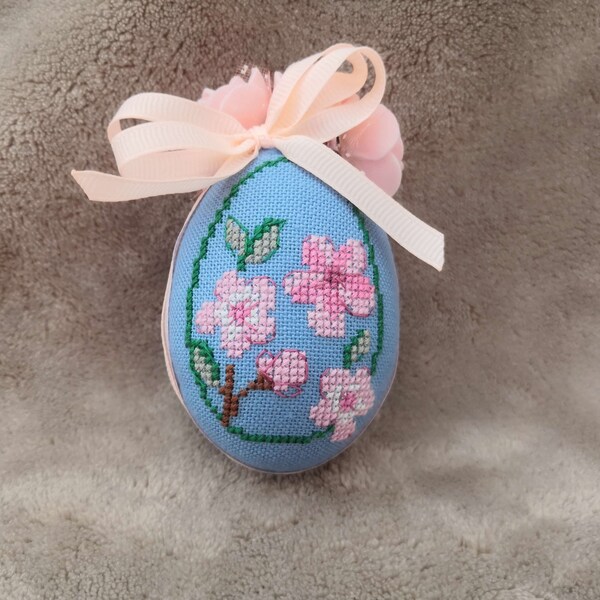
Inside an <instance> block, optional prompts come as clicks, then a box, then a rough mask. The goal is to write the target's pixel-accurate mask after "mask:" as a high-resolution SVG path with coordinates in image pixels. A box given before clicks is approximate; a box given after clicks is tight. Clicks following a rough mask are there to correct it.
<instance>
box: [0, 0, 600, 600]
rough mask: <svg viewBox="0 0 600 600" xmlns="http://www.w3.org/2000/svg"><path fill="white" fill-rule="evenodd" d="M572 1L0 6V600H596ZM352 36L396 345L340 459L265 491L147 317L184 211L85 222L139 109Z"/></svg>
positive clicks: (592, 240) (588, 38) (583, 20)
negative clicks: (196, 410)
mask: <svg viewBox="0 0 600 600" xmlns="http://www.w3.org/2000/svg"><path fill="white" fill-rule="evenodd" d="M599 27H600V9H599V7H598V4H597V3H596V2H591V1H589V2H585V1H583V0H579V1H578V0H574V1H571V2H565V1H562V2H561V1H558V0H552V1H547V0H537V1H532V2H525V1H519V2H487V1H481V2H470V1H468V0H467V1H463V2H451V1H449V0H445V1H442V0H439V1H433V2H421V0H409V1H406V2H396V1H393V0H387V1H377V2H375V1H369V2H367V1H365V0H362V1H350V0H344V1H338V2H333V1H329V2H326V1H320V2H312V1H309V0H302V1H298V0H277V1H274V0H273V1H269V2H250V1H249V0H245V1H240V0H235V1H234V0H221V1H216V0H215V1H213V0H210V1H209V0H202V1H196V0H186V1H176V2H171V1H166V0H162V1H161V0H133V1H125V0H113V1H102V2H100V1H96V0H94V1H91V0H85V1H84V0H68V1H64V0H30V1H22V0H3V1H2V2H1V3H0V49H1V52H0V54H1V56H0V59H1V64H0V111H1V119H0V168H1V172H0V192H1V205H0V228H1V241H0V261H1V262H0V265H1V278H0V302H1V317H0V356H1V360H0V375H1V380H0V389H1V394H0V598H2V599H3V600H4V599H7V600H21V599H23V600H30V599H31V600H32V599H38V598H43V599H60V600H70V599H77V600H80V599H88V598H101V599H127V600H130V599H135V600H137V599H140V600H141V599H147V600H150V599H156V600H167V599H169V600H170V599H186V600H187V599H190V600H192V599H194V600H195V599H201V600H203V599H213V598H214V599H226V598H231V599H233V598H236V599H237V598H260V599H266V600H269V599H275V598H277V599H305V598H306V599H313V598H327V599H332V600H336V599H344V600H350V599H373V600H381V599H393V600H397V599H406V600H413V599H414V600H430V599H431V600H433V599H443V600H454V599H456V600H465V599H473V600H534V599H537V600H540V599H544V600H559V599H560V600H563V599H564V600H566V599H569V600H570V599H573V600H575V599H577V600H584V599H585V600H597V599H598V598H600V568H599V564H600V375H599V372H600V370H599V359H600V335H599V334H600V310H599V309H600V306H599V292H600V286H599V264H600V263H599V260H600V219H599V213H600V211H599V210H598V198H599V194H600V189H599V188H600V185H599V173H600V163H599V153H598V139H599V133H600V127H599V121H598V115H599V102H600V85H599V81H600V69H599V55H600V54H599V51H600V44H599V41H600V36H599ZM340 40H344V41H352V42H354V43H366V44H369V45H373V46H374V47H376V48H377V49H378V50H379V51H380V52H381V53H382V54H383V56H384V58H385V60H386V64H387V66H388V69H389V88H388V90H389V91H388V95H387V102H388V104H389V105H390V106H391V107H392V108H393V109H394V111H395V112H396V113H397V115H398V116H399V118H400V121H401V125H402V129H403V134H404V138H405V141H406V146H407V160H406V169H405V178H404V184H403V188H402V190H401V192H400V194H399V196H398V197H399V199H400V200H401V201H402V202H403V203H404V204H405V205H406V206H407V207H408V208H409V209H411V210H412V211H414V212H415V213H416V214H417V215H419V216H421V217H422V218H424V219H425V220H426V221H428V222H429V223H431V224H432V225H434V226H436V227H438V228H439V229H441V230H442V231H444V232H445V233H446V236H447V238H446V239H447V266H446V268H445V269H444V271H443V272H442V274H441V275H440V274H437V273H436V272H435V271H434V270H433V269H431V268H428V267H426V266H424V265H423V264H422V263H419V262H418V261H417V260H415V259H413V258H412V257H411V256H410V255H408V254H407V253H405V252H402V251H400V250H398V251H397V252H396V257H397V265H398V270H399V274H400V278H401V285H402V288H403V315H402V350H401V358H400V368H399V371H398V376H397V379H396V383H395V386H394V388H393V390H392V394H391V395H390V397H389V399H388V401H387V403H386V405H385V406H384V408H383V410H382V411H381V413H380V416H379V418H378V419H377V420H376V421H375V422H374V423H373V425H372V426H371V427H370V429H369V430H368V432H367V433H366V434H365V435H364V436H363V437H362V438H361V439H360V440H359V441H358V442H357V443H356V444H355V445H354V446H353V447H352V448H351V449H350V450H349V451H348V452H346V453H345V454H344V455H343V456H341V457H339V458H338V459H336V460H335V461H334V462H332V463H330V464H329V465H327V466H325V467H323V468H320V469H317V470H315V471H313V472H308V473H305V474H302V475H296V476H290V477H272V476H266V475H261V474H257V473H254V472H250V471H248V470H245V469H243V468H241V467H240V466H238V465H236V464H234V463H232V462H230V461H229V460H228V459H227V458H226V457H224V456H223V455H221V454H220V453H219V452H218V451H216V450H215V449H214V448H213V447H212V446H211V444H210V443H209V442H207V440H206V439H204V438H203V437H202V436H201V435H200V433H198V431H197V430H196V428H195V427H194V425H193V423H192V422H191V421H190V420H189V419H188V417H187V415H186V414H185V412H184V410H183V409H182V407H181V406H180V404H179V402H178V400H177V398H176V397H175V395H174V393H173V392H172V390H171V388H170V386H169V383H168V380H167V376H166V373H165V369H164V366H163V359H162V351H161V343H160V326H159V322H160V309H161V301H162V295H163V290H164V287H165V283H166V277H167V270H168V266H169V260H170V253H171V249H172V247H173V244H174V242H175V238H176V236H177V233H178V230H179V229H180V227H181V226H182V224H183V221H184V219H185V216H186V213H187V211H188V210H189V209H190V207H191V205H192V197H191V195H190V196H186V197H177V198H175V197H173V198H168V199H164V198H163V199H155V200H148V201H139V202H132V203H125V204H121V205H99V204H91V203H89V202H87V201H85V200H84V198H83V194H82V193H81V191H80V190H79V189H78V188H77V187H76V185H75V183H74V182H73V180H72V179H71V178H70V176H69V171H70V169H71V168H73V167H76V168H90V167H93V168H99V169H102V170H112V169H113V161H112V157H111V154H110V150H109V146H108V143H107V142H106V139H105V134H104V128H105V126H106V124H107V122H108V120H109V119H110V117H111V116H112V114H113V113H114V112H115V110H116V109H117V107H118V105H119V103H120V102H121V101H122V100H123V99H125V98H127V97H128V96H129V95H131V94H133V93H135V92H140V91H151V90H152V91H163V92H168V93H173V94H178V95H182V96H185V97H191V98H195V97H197V96H199V94H200V92H201V89H202V88H203V86H206V85H208V86H211V87H214V86H217V85H219V84H220V83H222V82H224V81H225V80H227V79H228V78H229V77H230V76H231V75H232V74H233V73H234V72H235V71H236V69H238V68H239V67H240V66H241V65H242V64H243V63H244V62H246V61H247V62H253V63H257V64H259V65H265V66H271V67H275V68H281V67H284V66H285V65H287V64H289V63H290V62H292V61H294V60H297V59H299V58H302V57H304V56H306V55H308V54H311V53H313V52H314V51H317V50H320V49H323V48H325V47H327V46H329V45H330V44H332V43H334V42H337V41H340Z"/></svg>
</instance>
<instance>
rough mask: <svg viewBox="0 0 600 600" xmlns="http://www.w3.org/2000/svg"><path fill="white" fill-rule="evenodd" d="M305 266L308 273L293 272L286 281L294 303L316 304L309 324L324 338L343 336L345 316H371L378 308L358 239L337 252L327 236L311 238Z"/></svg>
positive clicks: (304, 250) (306, 242)
mask: <svg viewBox="0 0 600 600" xmlns="http://www.w3.org/2000/svg"><path fill="white" fill-rule="evenodd" d="M302 264H303V265H306V266H308V271H292V272H291V273H289V274H288V275H286V277H285V278H284V280H283V287H284V289H285V291H286V292H287V293H288V294H290V295H291V296H292V302H297V303H301V304H314V305H315V309H314V310H309V311H308V314H307V317H308V325H309V327H312V328H313V329H314V330H315V332H316V334H317V335H319V336H323V337H343V336H344V335H345V332H346V318H345V315H346V313H349V314H351V315H353V316H355V317H368V316H369V315H370V314H371V311H372V310H373V307H374V306H375V287H374V286H373V284H372V283H371V280H370V279H369V277H367V276H366V275H363V272H364V271H365V270H366V268H367V253H366V252H365V248H364V246H363V244H362V242H360V241H359V240H352V239H350V240H348V241H347V242H346V244H344V245H342V246H340V248H339V250H335V248H334V246H333V243H332V242H331V240H329V239H328V238H326V237H322V236H316V235H311V236H308V237H307V238H306V239H305V240H304V242H303V244H302Z"/></svg>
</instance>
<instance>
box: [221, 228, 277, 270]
mask: <svg viewBox="0 0 600 600" xmlns="http://www.w3.org/2000/svg"><path fill="white" fill-rule="evenodd" d="M284 224H285V221H284V220H283V219H272V218H268V219H265V220H264V221H263V222H262V223H261V224H260V225H258V226H257V227H256V228H255V229H254V233H253V234H252V236H251V235H250V234H249V233H248V230H247V229H246V228H245V227H244V226H243V225H242V224H241V223H240V222H239V221H238V220H237V219H234V218H233V217H229V218H228V219H227V223H226V225H225V243H226V244H227V247H228V248H229V249H230V250H231V251H232V252H233V253H234V254H235V255H236V256H237V269H238V271H245V270H246V265H248V264H253V265H260V264H262V263H264V262H267V261H268V260H269V258H271V256H273V254H275V252H277V250H279V233H280V231H281V228H282V227H283V225H284Z"/></svg>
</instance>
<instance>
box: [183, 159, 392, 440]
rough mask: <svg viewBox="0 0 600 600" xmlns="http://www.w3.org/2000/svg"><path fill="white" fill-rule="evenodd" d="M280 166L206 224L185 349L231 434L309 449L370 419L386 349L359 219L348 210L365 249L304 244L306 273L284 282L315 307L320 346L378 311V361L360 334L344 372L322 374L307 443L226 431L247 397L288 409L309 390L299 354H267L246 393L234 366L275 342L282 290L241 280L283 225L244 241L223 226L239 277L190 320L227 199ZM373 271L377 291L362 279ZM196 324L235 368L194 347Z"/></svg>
mask: <svg viewBox="0 0 600 600" xmlns="http://www.w3.org/2000/svg"><path fill="white" fill-rule="evenodd" d="M283 162H286V159H284V158H280V159H277V160H273V161H267V162H265V163H263V164H262V165H260V166H259V167H257V168H256V169H255V170H254V171H251V172H250V173H249V174H248V175H246V176H245V177H244V178H242V179H241V180H240V181H239V182H238V183H237V184H235V185H234V186H233V187H232V189H231V191H230V193H229V195H228V196H227V197H226V198H225V200H224V201H223V206H222V207H221V208H220V209H219V210H217V212H216V214H215V218H214V220H213V221H212V222H211V223H210V224H209V227H208V233H207V235H206V236H205V237H204V238H203V239H202V240H201V241H200V254H199V256H198V258H197V259H196V260H195V261H194V264H193V269H192V285H191V287H190V288H189V289H188V295H187V327H186V345H187V347H188V348H189V350H190V368H191V370H192V372H193V374H194V377H195V381H196V383H197V384H198V386H199V391H200V396H201V398H202V400H203V402H204V403H205V404H206V406H207V408H208V409H209V410H210V412H211V413H212V414H214V415H215V417H216V418H217V419H218V420H219V421H220V422H221V424H222V425H223V427H224V428H225V429H226V431H227V432H229V433H231V434H233V435H236V436H238V437H239V438H240V439H242V440H245V441H252V442H261V443H294V444H307V443H310V442H311V441H313V440H316V439H320V438H323V437H325V436H329V435H330V434H332V435H331V436H330V440H331V441H332V442H339V441H342V440H344V439H347V438H348V437H349V436H351V435H352V433H353V432H354V431H355V428H356V424H355V418H356V417H358V416H361V415H364V414H366V412H368V410H369V409H370V408H371V406H372V405H373V402H374V392H373V389H372V387H371V374H372V373H374V372H375V369H376V362H377V357H378V355H379V353H380V352H381V348H382V339H383V300H382V294H381V292H380V291H379V290H378V282H379V270H378V268H377V264H376V263H375V256H374V250H373V246H372V244H371V242H370V239H369V233H368V231H367V229H366V227H365V223H364V219H363V217H362V215H361V214H360V212H359V211H357V210H354V209H353V212H354V214H355V216H356V218H357V220H358V224H359V227H360V229H361V231H362V233H363V236H364V244H363V242H361V241H360V240H355V239H350V240H348V241H347V242H346V244H343V245H341V246H340V247H339V248H338V249H337V250H336V249H335V247H334V245H333V243H332V242H331V241H330V240H329V239H328V238H326V237H321V236H315V235H311V236H308V237H307V238H306V239H305V240H304V243H303V245H302V264H304V265H305V266H308V270H307V271H292V272H291V273H289V274H288V275H286V276H285V277H284V279H283V281H282V282H281V284H282V287H283V288H284V291H285V292H287V293H288V294H290V295H291V296H292V301H293V302H298V303H304V304H314V305H315V310H314V311H308V312H309V314H308V319H307V320H308V326H309V327H311V328H312V329H314V330H315V333H317V334H318V335H320V336H323V337H343V336H344V335H345V331H346V318H347V315H352V316H357V317H367V316H368V315H370V314H371V312H372V311H373V308H374V306H375V305H377V335H376V340H377V346H376V348H375V349H374V351H372V348H371V346H372V339H371V333H370V331H369V330H366V329H363V330H360V331H358V333H357V334H356V335H354V336H353V337H352V339H350V341H349V343H348V344H346V345H345V346H344V351H343V356H342V357H340V358H341V359H342V362H343V366H344V368H328V369H326V370H325V371H324V372H323V373H322V374H321V379H320V399H319V402H318V404H317V405H315V406H311V407H307V417H308V418H310V419H311V420H312V421H313V422H314V423H315V425H316V427H317V428H318V429H315V430H314V431H312V432H311V433H309V434H308V435H269V434H263V433H252V432H248V431H245V430H244V428H242V427H239V426H237V425H236V424H235V423H234V424H232V419H235V417H237V416H238V415H239V412H240V404H241V402H242V400H243V399H245V398H247V397H248V396H249V395H250V394H252V393H253V392H255V391H256V392H258V391H263V392H264V391H267V392H273V393H275V394H277V395H279V396H281V397H282V398H290V399H291V398H293V397H295V396H297V395H299V394H300V393H301V392H302V387H303V386H304V384H305V383H306V382H307V381H308V374H309V364H308V359H307V356H306V353H305V352H303V351H302V350H300V349H284V350H279V351H277V352H276V353H272V352H269V351H268V350H263V351H262V352H261V353H260V354H259V355H258V357H257V358H256V378H255V379H254V380H252V381H250V382H248V383H246V384H243V383H242V384H240V383H238V382H236V367H235V362H234V361H235V360H238V359H240V358H242V357H243V354H244V353H245V352H246V351H247V350H249V349H250V348H251V347H252V346H253V345H255V344H268V343H270V342H273V341H274V340H275V339H276V338H275V333H276V331H275V318H274V316H272V315H271V314H270V313H271V312H272V311H274V310H275V298H276V285H278V284H279V282H275V281H273V280H272V279H270V278H268V277H264V276H259V277H253V278H244V277H241V276H240V275H239V273H238V272H239V271H245V270H247V269H248V268H250V266H251V265H258V264H261V263H264V262H266V261H267V260H269V258H270V257H271V256H272V255H273V253H274V252H276V251H277V250H278V249H279V246H280V233H281V228H282V227H283V225H284V223H285V221H284V220H282V219H276V218H267V219H264V220H263V222H262V223H261V224H260V225H259V226H258V227H256V228H255V229H254V230H253V232H252V233H250V232H249V231H248V229H247V228H246V227H245V226H244V224H243V223H241V222H240V221H238V220H237V219H235V218H234V217H233V216H228V217H227V218H226V220H225V223H224V230H225V236H224V237H225V239H224V242H225V245H226V247H227V248H228V249H229V251H230V252H231V253H232V254H233V256H234V257H235V259H236V264H235V267H236V270H230V271H227V272H226V273H224V274H223V275H222V276H221V277H220V278H219V280H218V281H217V283H216V285H215V289H214V295H215V300H211V301H205V302H204V303H203V304H202V305H201V307H200V309H199V310H198V311H197V312H196V313H195V315H194V310H193V307H194V290H195V289H196V288H198V286H199V273H200V263H201V261H202V260H203V259H204V258H206V255H207V249H208V243H209V241H210V239H211V238H213V237H214V235H215V232H216V227H217V225H219V224H220V223H221V222H222V221H223V219H224V217H225V211H227V210H229V209H230V206H231V201H232V199H233V198H235V196H236V195H237V193H238V191H239V189H240V187H241V186H242V185H244V184H245V183H246V181H248V180H250V179H252V178H253V177H254V176H256V174H258V173H260V172H261V171H262V170H263V169H265V168H267V167H274V166H276V165H278V164H281V163H283ZM221 239H223V238H221ZM369 265H370V266H371V267H372V274H373V281H371V279H370V278H369V277H368V276H367V275H366V274H365V271H366V270H367V268H368V266H369ZM194 324H195V326H196V327H195V329H196V331H197V332H198V333H200V334H202V335H209V334H210V335H212V334H215V333H219V334H220V335H219V342H218V343H220V344H221V347H222V348H224V349H225V350H226V354H227V357H228V358H230V359H232V361H231V362H229V361H227V364H225V365H223V366H220V365H219V364H218V362H217V361H216V359H215V355H214V352H213V350H212V349H211V347H210V345H209V341H208V340H206V339H202V338H195V337H193V335H192V331H193V329H194ZM218 330H220V331H218ZM374 337H375V336H374ZM371 352H372V353H371ZM369 353H371V370H369V369H367V368H364V367H363V368H359V369H358V370H357V371H356V372H355V373H354V374H353V373H352V372H351V369H350V368H351V366H352V364H353V363H355V362H358V361H359V360H361V359H362V357H364V356H366V355H367V354H369ZM222 375H224V377H223V379H222V378H221V377H222ZM236 388H237V391H236ZM211 396H212V397H213V398H214V397H215V396H217V397H221V398H222V404H221V403H219V404H216V403H215V402H214V401H213V400H212V399H211ZM284 401H285V400H284Z"/></svg>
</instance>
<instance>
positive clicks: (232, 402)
mask: <svg viewBox="0 0 600 600" xmlns="http://www.w3.org/2000/svg"><path fill="white" fill-rule="evenodd" d="M234 389H235V366H234V365H227V366H226V367H225V384H224V385H222V386H221V387H220V388H219V394H221V396H223V416H222V418H221V423H222V425H223V427H228V426H229V421H230V419H231V418H232V417H237V415H238V411H239V406H240V398H245V397H246V396H247V395H248V394H249V393H250V392H253V391H269V390H272V389H273V382H272V381H271V380H270V379H268V378H267V377H265V376H264V375H263V374H262V373H260V372H258V373H257V375H256V379H255V380H254V381H251V382H250V383H248V384H247V385H246V387H244V388H242V389H241V390H240V391H239V392H238V393H237V394H234V393H233V390H234Z"/></svg>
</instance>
